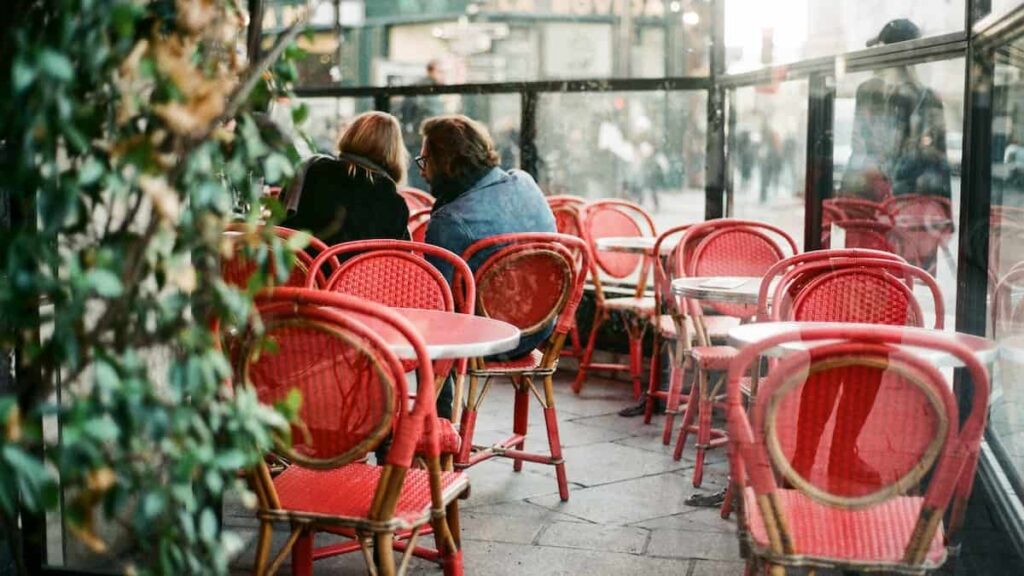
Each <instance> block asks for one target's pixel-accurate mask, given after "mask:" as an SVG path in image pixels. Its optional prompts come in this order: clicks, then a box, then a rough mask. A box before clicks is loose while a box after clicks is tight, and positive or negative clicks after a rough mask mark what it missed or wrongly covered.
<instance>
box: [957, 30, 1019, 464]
mask: <svg viewBox="0 0 1024 576" xmlns="http://www.w3.org/2000/svg"><path fill="white" fill-rule="evenodd" d="M1022 47H1024V41H1018V42H1016V43H1015V44H1013V45H1011V46H1009V47H1007V48H1006V49H1004V50H1002V51H1001V52H1002V53H1003V54H1004V55H1006V58H1003V61H1002V62H1000V63H998V64H997V65H996V68H995V85H994V87H993V99H992V100H993V110H992V144H991V152H992V158H991V162H992V179H991V182H992V208H991V218H990V220H989V224H990V227H991V229H990V231H989V234H988V244H989V253H988V256H987V258H986V257H985V255H984V254H977V255H976V257H977V258H978V259H979V260H981V261H983V262H987V268H988V271H989V285H990V288H991V293H990V294H989V302H990V303H989V308H990V318H989V334H990V336H991V337H993V338H995V339H996V341H997V342H999V345H1000V349H1001V350H1003V351H1004V353H1003V354H1002V355H1001V357H1000V359H999V362H998V364H997V366H996V368H995V370H994V372H993V375H992V376H993V377H992V380H993V402H992V410H991V412H990V431H991V433H992V434H991V436H992V437H993V438H994V439H995V441H996V442H998V443H999V444H1000V445H1001V446H1002V448H1003V453H1004V454H1005V455H1006V456H1007V457H1008V458H1009V459H1010V462H1009V464H1010V466H1011V468H1012V469H1013V471H1014V472H1015V473H1016V474H1017V476H1018V479H1020V478H1021V477H1024V147H1022V143H1024V63H1022V62H1021V61H1020V60H1019V58H1017V57H1015V58H1012V59H1011V58H1010V57H1009V56H1010V55H1011V54H1013V53H1014V52H1015V51H1019V50H1020V49H1021V48H1022ZM972 237H973V236H972ZM968 249H970V247H968Z"/></svg>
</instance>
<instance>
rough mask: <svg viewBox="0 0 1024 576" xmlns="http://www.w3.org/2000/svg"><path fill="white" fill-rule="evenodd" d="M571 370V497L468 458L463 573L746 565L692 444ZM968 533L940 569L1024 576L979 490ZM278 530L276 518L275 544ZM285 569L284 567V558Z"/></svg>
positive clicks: (492, 423) (736, 570) (732, 568)
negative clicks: (707, 503) (576, 387)
mask: <svg viewBox="0 0 1024 576" xmlns="http://www.w3.org/2000/svg"><path fill="white" fill-rule="evenodd" d="M572 373H574V371H570V370H565V369H563V370H562V371H560V373H559V374H558V376H557V380H556V382H557V387H558V398H557V401H558V413H559V417H560V432H561V435H562V442H563V445H564V447H565V451H564V456H565V461H566V469H567V472H568V476H569V482H570V491H571V493H570V497H569V501H568V502H565V503H563V502H560V501H559V499H558V494H557V487H556V485H555V480H554V471H553V469H552V468H550V467H548V466H542V465H537V464H533V465H531V464H529V463H527V464H525V465H524V467H523V471H522V472H521V473H518V474H517V473H514V472H513V471H512V462H511V461H510V460H505V459H494V460H490V461H487V462H484V463H482V464H479V465H477V466H475V467H473V468H471V469H470V470H469V475H470V482H471V486H472V492H471V494H470V497H469V499H468V500H464V501H462V502H461V520H462V542H463V549H464V554H465V567H466V574H472V575H487V576H501V575H506V574H508V575H516V576H523V575H540V574H545V575H547V574H551V575H569V574H583V575H586V576H604V575H609V576H610V575H622V574H644V575H649V576H654V575H673V576H702V575H730V576H731V575H737V576H738V575H741V574H743V563H742V562H741V560H740V557H739V545H738V542H737V538H736V533H735V530H736V524H735V521H727V520H722V519H721V518H720V517H719V515H718V510H717V509H705V508H692V507H689V506H687V505H686V504H685V500H686V499H687V497H689V496H690V495H691V494H693V493H694V492H695V491H697V490H695V489H694V488H693V487H692V485H691V483H690V477H691V471H692V468H693V448H692V445H691V446H688V447H687V451H686V452H685V453H684V455H683V459H682V460H681V461H679V462H676V461H674V460H672V455H671V447H670V446H663V445H662V444H661V429H662V419H661V418H656V419H655V420H653V421H652V422H651V424H649V425H646V426H645V425H644V423H643V418H641V417H637V418H622V417H620V416H618V415H617V414H616V412H617V411H618V410H619V409H620V408H622V407H623V406H626V405H627V404H629V403H630V402H631V386H630V385H629V384H627V383H625V382H620V381H613V380H605V379H601V378H599V377H596V376H595V377H591V378H590V379H589V380H588V382H587V385H586V386H585V387H584V389H583V392H582V394H580V395H579V396H576V395H574V394H573V393H572V392H571V390H570V388H569V384H570V374H572ZM494 384H495V385H494V386H492V389H491V391H490V392H489V393H488V397H487V399H486V400H485V402H484V406H483V408H482V410H481V412H480V415H479V420H478V424H477V426H478V428H477V429H478V433H477V439H476V443H477V444H482V443H487V442H491V441H497V440H499V439H502V438H504V437H505V435H507V432H508V431H509V430H511V422H512V390H511V387H510V386H507V385H506V386H500V385H497V384H500V382H498V381H495V383H494ZM534 408H535V406H531V427H530V429H529V436H528V437H527V438H528V440H527V442H528V444H529V443H531V441H532V443H533V444H534V445H536V444H538V443H540V444H543V443H544V442H546V440H545V438H546V437H545V434H544V425H543V420H542V419H541V418H540V410H539V409H537V410H536V411H534ZM708 462H709V464H710V465H709V466H708V467H706V468H705V474H704V485H703V487H702V488H701V489H700V491H702V492H707V493H711V492H714V491H717V490H719V489H720V488H721V487H723V486H724V485H725V478H726V473H727V464H726V461H725V452H724V449H723V450H714V451H711V452H710V453H709V458H708ZM976 486H977V484H976ZM976 490H977V489H976ZM976 496H977V495H976ZM225 522H226V523H227V524H228V526H229V528H231V529H234V530H235V531H236V532H237V533H239V534H240V535H241V536H242V537H243V539H244V541H245V542H246V546H245V548H244V552H243V553H242V555H241V556H240V557H239V558H237V559H236V560H235V562H234V563H233V565H232V566H233V571H234V573H236V574H249V573H251V567H252V557H253V554H254V550H255V547H256V546H255V542H256V520H255V517H254V514H253V512H252V511H249V510H246V509H244V508H243V507H242V506H241V505H240V504H238V501H237V500H234V499H233V500H229V501H228V502H227V503H226V504H225ZM966 533H967V534H968V536H967V541H966V542H965V543H964V546H963V551H962V554H961V557H960V558H959V559H958V560H957V562H956V566H955V567H952V568H951V569H950V570H949V571H948V572H946V573H947V574H957V575H960V574H963V575H971V576H988V575H993V576H994V575H1000V576H1002V575H1012V574H1024V561H1022V560H1021V559H1019V558H1018V557H1017V556H1016V555H1015V553H1014V551H1013V550H1012V548H1011V545H1010V543H1009V541H1008V540H1007V539H1006V538H1005V537H1004V536H1003V535H1002V534H1001V533H1000V532H999V530H998V528H997V527H996V526H995V524H994V520H993V519H992V517H991V515H990V513H989V511H988V509H987V508H986V506H985V504H984V501H983V500H982V499H981V498H978V497H975V498H974V499H973V501H972V504H971V508H970V512H969V515H968V520H967V526H966ZM286 537H287V533H286V532H285V528H284V527H280V528H279V529H278V530H277V532H276V533H275V548H274V551H276V550H277V546H279V545H280V544H281V543H282V542H283V541H284V539H285V538H286ZM318 538H324V540H322V541H319V540H318V544H322V543H326V542H329V540H327V539H328V538H331V537H330V536H327V535H319V536H318ZM426 541H427V542H429V537H428V538H427V539H426ZM951 563H952V561H951ZM281 573H283V574H289V573H290V570H289V566H288V565H287V564H286V565H285V566H284V568H283V569H282V570H281ZM314 573H315V574H317V575H321V574H323V575H327V574H330V575H347V574H365V573H366V567H365V564H364V563H363V560H362V555H361V554H358V553H356V554H349V555H347V556H340V557H334V558H329V559H325V560H320V561H318V562H316V563H315V564H314ZM409 573H410V574H416V575H428V574H429V575H437V576H440V575H441V569H440V567H438V566H436V565H434V564H431V563H428V562H426V561H423V560H418V559H413V561H412V562H411V564H410V570H409Z"/></svg>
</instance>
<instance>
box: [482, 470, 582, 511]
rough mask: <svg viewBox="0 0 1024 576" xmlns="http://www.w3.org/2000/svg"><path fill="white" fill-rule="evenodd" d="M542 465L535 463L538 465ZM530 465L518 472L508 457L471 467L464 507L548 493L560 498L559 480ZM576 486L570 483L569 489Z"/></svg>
mask: <svg viewBox="0 0 1024 576" xmlns="http://www.w3.org/2000/svg"><path fill="white" fill-rule="evenodd" d="M538 466H539V465H537V464H535V465H534V467H538ZM528 468H529V465H527V466H526V467H524V468H523V472H520V473H516V472H514V471H513V470H512V461H511V460H506V459H504V458H495V459H494V460H488V461H486V462H481V463H480V464H477V465H476V466H473V467H472V468H470V469H469V470H468V473H469V486H470V495H469V499H468V500H465V501H463V503H462V508H464V509H471V508H475V507H477V506H485V505H487V504H497V503H499V502H512V501H516V500H523V499H524V498H529V497H532V496H540V495H544V494H552V495H554V498H555V499H556V500H557V499H558V485H557V484H556V483H555V479H554V476H551V477H548V476H545V475H543V474H537V473H534V472H531V471H529V470H528ZM545 468H547V466H545ZM570 480H571V479H570ZM573 488H576V489H579V485H576V486H572V485H571V484H570V487H569V490H570V491H572V490H573Z"/></svg>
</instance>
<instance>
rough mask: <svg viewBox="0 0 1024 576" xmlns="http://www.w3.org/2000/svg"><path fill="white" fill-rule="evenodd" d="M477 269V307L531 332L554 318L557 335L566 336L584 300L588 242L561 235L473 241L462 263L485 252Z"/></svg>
mask: <svg viewBox="0 0 1024 576" xmlns="http://www.w3.org/2000/svg"><path fill="white" fill-rule="evenodd" d="M488 252H490V253H489V254H488V256H487V258H486V259H485V260H484V262H483V263H482V264H481V265H480V266H479V268H477V271H476V281H477V294H478V301H479V305H478V309H479V311H480V313H481V314H484V315H487V316H491V317H495V318H498V319H501V320H505V321H506V322H509V323H511V324H513V325H515V326H517V327H518V328H519V329H520V330H522V331H523V333H524V335H529V334H532V333H535V332H537V331H539V330H541V329H543V328H545V327H546V326H547V325H548V324H549V323H550V322H551V321H552V320H555V322H556V323H555V330H554V333H555V334H566V333H568V331H569V328H570V327H571V326H572V324H573V320H574V318H575V314H576V308H577V307H578V306H579V303H580V300H581V299H582V297H583V284H584V281H585V280H586V276H587V271H588V270H589V267H590V251H589V250H588V247H587V244H586V242H584V241H583V240H582V239H580V238H577V237H575V236H570V235H568V234H560V233H554V234H552V233H543V232H529V233H520V234H501V235H498V236H492V237H490V238H485V239H483V240H480V241H478V242H475V243H474V244H473V245H471V246H470V247H469V248H467V249H466V251H465V252H463V254H462V257H463V259H465V260H467V261H468V260H471V259H473V258H475V257H477V255H479V254H485V253H488Z"/></svg>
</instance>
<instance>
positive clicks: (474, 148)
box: [420, 114, 500, 181]
mask: <svg viewBox="0 0 1024 576" xmlns="http://www.w3.org/2000/svg"><path fill="white" fill-rule="evenodd" d="M420 134H422V135H423V137H424V138H425V139H426V153H427V154H426V155H427V157H428V158H430V161H431V164H432V165H433V167H434V174H435V176H440V177H441V178H445V179H448V180H452V181H462V180H464V179H465V178H466V177H467V176H470V175H473V174H477V173H479V172H480V171H481V170H484V169H486V168H493V167H494V166H497V165H498V162H499V160H500V158H499V156H498V152H497V151H496V150H495V149H494V140H492V139H491V134H490V132H488V131H487V127H486V126H484V125H483V124H481V123H480V122H477V121H476V120H473V119H472V118H469V117H467V116H463V115H461V114H451V115H446V116H435V117H434V118H428V119H426V120H424V121H423V124H421V125H420Z"/></svg>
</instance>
